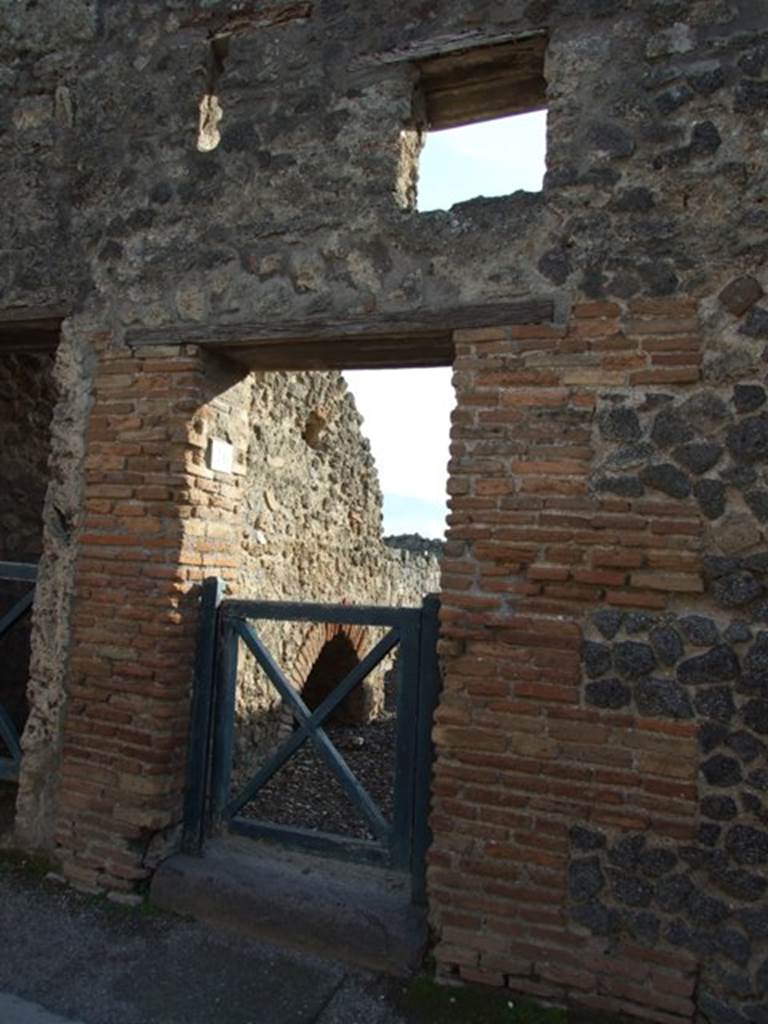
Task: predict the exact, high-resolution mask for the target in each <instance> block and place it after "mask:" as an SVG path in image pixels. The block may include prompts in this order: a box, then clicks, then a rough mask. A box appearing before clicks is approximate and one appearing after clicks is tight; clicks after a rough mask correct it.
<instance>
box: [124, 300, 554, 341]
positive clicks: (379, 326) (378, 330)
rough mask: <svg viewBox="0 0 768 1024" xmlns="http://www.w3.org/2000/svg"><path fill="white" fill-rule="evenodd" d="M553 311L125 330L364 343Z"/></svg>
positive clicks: (537, 305)
mask: <svg viewBox="0 0 768 1024" xmlns="http://www.w3.org/2000/svg"><path fill="white" fill-rule="evenodd" d="M553 316H554V303H553V302H552V300H551V299H519V300H517V301H515V302H500V303H494V304H488V305H475V306H462V307H460V308H458V309H446V310H442V311H440V312H434V311H431V310H430V311H427V310H416V311H411V312H408V313H389V314H381V313H379V314H376V315H371V316H368V317H365V318H363V319H357V318H355V319H350V320H330V319H322V320H319V319H311V320H310V319H308V320H289V321H280V320H277V321H257V322H253V321H251V322H246V323H239V324H188V325H185V324H174V325H173V326H169V327H166V328H134V329H132V330H129V331H128V332H127V333H126V341H127V343H128V345H129V346H130V347H131V348H145V347H147V346H152V345H184V344H192V345H203V346H204V347H206V348H208V349H212V350H216V349H223V348H227V347H232V346H236V347H238V348H249V347H251V348H253V347H258V346H262V345H266V346H269V345H276V344H282V345H285V346H286V347H289V346H296V345H301V346H304V345H308V344H310V343H314V344H320V343H323V342H336V343H339V342H342V341H354V342H356V343H357V344H358V345H361V344H363V343H365V342H371V341H374V340H378V341H386V340H387V339H389V340H390V341H393V340H394V341H398V340H399V339H411V340H412V341H413V340H415V339H418V338H419V337H421V338H422V339H424V338H427V337H428V336H431V337H432V338H433V339H434V338H437V337H441V336H442V337H445V336H447V335H449V334H450V332H451V331H454V330H457V329H460V328H465V327H501V326H505V325H507V324H539V323H546V322H549V321H551V320H552V317H553Z"/></svg>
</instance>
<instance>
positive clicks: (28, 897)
mask: <svg viewBox="0 0 768 1024" xmlns="http://www.w3.org/2000/svg"><path fill="white" fill-rule="evenodd" d="M0 935H2V936H3V954H2V957H0V993H2V994H0V1022H1V1024H211V1022H216V1024H406V1021H405V1019H404V1018H403V1017H402V1016H401V1015H400V1013H399V1011H398V1010H397V1009H396V1008H395V1006H394V1002H393V1000H392V998H391V996H392V991H393V982H392V980H391V979H387V978H383V977H382V976H380V975H375V974H372V973H368V972H366V971H362V970H355V969H350V968H349V967H347V966H345V965H343V964H339V963H337V962H334V961H326V960H322V959H320V958H319V957H315V956H310V955H303V954H297V953H291V952H286V951H284V950H279V949H276V948H274V947H272V946H269V945H267V944H265V943H261V942H256V941H254V940H252V939H248V938H244V937H241V936H239V935H233V934H226V933H221V932H218V931H213V930H211V929H209V928H207V927H206V926H205V925H202V924H199V923H196V922H192V921H188V920H185V919H182V918H179V917H175V916H173V915H168V914H163V913H159V912H152V911H151V910H150V911H147V909H146V908H134V909H131V908H126V907H121V906H116V905H114V904H112V903H109V902H107V901H105V900H100V899H95V898H89V897H84V896H80V895H79V894H77V893H73V892H72V891H71V890H68V889H66V888H65V887H63V886H58V885H56V884H55V883H43V882H37V881H35V882H30V881H29V879H28V878H27V877H25V876H24V875H23V874H20V873H19V872H18V871H16V870H15V869H11V868H8V867H7V866H6V865H3V864H2V862H0ZM395 984H396V983H395ZM43 1008H44V1009H43Z"/></svg>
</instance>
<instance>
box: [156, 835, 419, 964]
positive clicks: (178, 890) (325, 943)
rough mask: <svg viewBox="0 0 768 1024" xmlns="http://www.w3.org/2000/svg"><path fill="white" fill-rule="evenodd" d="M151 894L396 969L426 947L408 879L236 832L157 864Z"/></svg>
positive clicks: (220, 922)
mask: <svg viewBox="0 0 768 1024" xmlns="http://www.w3.org/2000/svg"><path fill="white" fill-rule="evenodd" d="M150 898H151V900H152V902H153V903H154V904H156V905H157V906H159V907H161V908H163V909H165V910H171V911H174V912H176V913H179V914H187V915H189V916H191V917H193V918H196V919H198V920H202V921H205V922H207V923H209V924H212V925H215V926H220V927H223V928H227V929H230V930H236V931H238V932H241V933H244V934H247V935H250V936H253V937H255V938H259V939H263V940H266V941H269V942H271V943H274V944H275V945H277V946H282V947H284V948H290V949H299V950H305V951H309V952H312V953H315V954H317V955H320V956H323V957H328V958H329V959H334V960H342V961H346V962H348V963H353V964H357V965H360V966H363V967H367V968H371V969H374V970H382V971H386V972H388V973H391V974H397V975H403V974H408V973H410V972H411V971H413V970H415V969H416V968H417V967H418V966H419V964H420V962H421V959H422V957H423V955H424V951H425V949H426V944H427V921H426V911H425V910H424V909H423V908H421V907H417V906H415V905H414V904H413V903H412V902H411V899H410V882H409V879H408V877H407V876H404V875H401V874H397V873H394V872H388V871H384V870H382V869H378V868H372V867H368V866H365V865H359V864H352V863H347V862H340V861H334V860H331V859H328V858H324V857H318V856H313V855H310V854H305V853H298V852H295V851H288V850H286V849H284V848H283V847H280V846H276V845H272V844H269V843H262V842H255V841H253V840H243V839H241V838H238V837H227V838H224V839H218V840H215V841H214V842H211V843H210V844H209V845H208V847H207V849H206V851H205V854H204V855H203V856H201V857H194V856H188V855H186V854H178V855H176V856H174V857H171V858H170V859H169V860H167V861H165V863H164V864H162V865H161V867H160V868H159V869H158V871H157V872H156V874H155V876H154V879H153V882H152V888H151V892H150Z"/></svg>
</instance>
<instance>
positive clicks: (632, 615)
mask: <svg viewBox="0 0 768 1024" xmlns="http://www.w3.org/2000/svg"><path fill="white" fill-rule="evenodd" d="M655 625H656V619H655V617H654V616H653V615H648V613H647V612H627V615H626V617H625V619H624V629H625V630H626V631H627V633H629V634H630V635H631V636H635V635H636V634H637V633H647V632H648V630H649V629H651V627H652V626H655Z"/></svg>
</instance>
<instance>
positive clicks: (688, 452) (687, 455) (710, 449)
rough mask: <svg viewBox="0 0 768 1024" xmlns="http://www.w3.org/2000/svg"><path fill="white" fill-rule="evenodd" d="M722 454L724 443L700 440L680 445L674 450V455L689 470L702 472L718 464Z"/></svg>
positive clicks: (676, 460)
mask: <svg viewBox="0 0 768 1024" xmlns="http://www.w3.org/2000/svg"><path fill="white" fill-rule="evenodd" d="M722 454H723V448H722V445H719V444H713V443H712V442H711V441H700V442H691V443H689V444H682V445H680V446H679V447H677V448H675V450H674V451H673V452H672V457H673V458H674V460H675V462H679V463H680V465H681V466H685V468H686V469H687V470H688V471H689V472H691V473H698V474H701V473H706V472H707V470H708V469H712V467H713V466H715V465H717V462H718V461H719V459H720V457H721V456H722Z"/></svg>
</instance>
